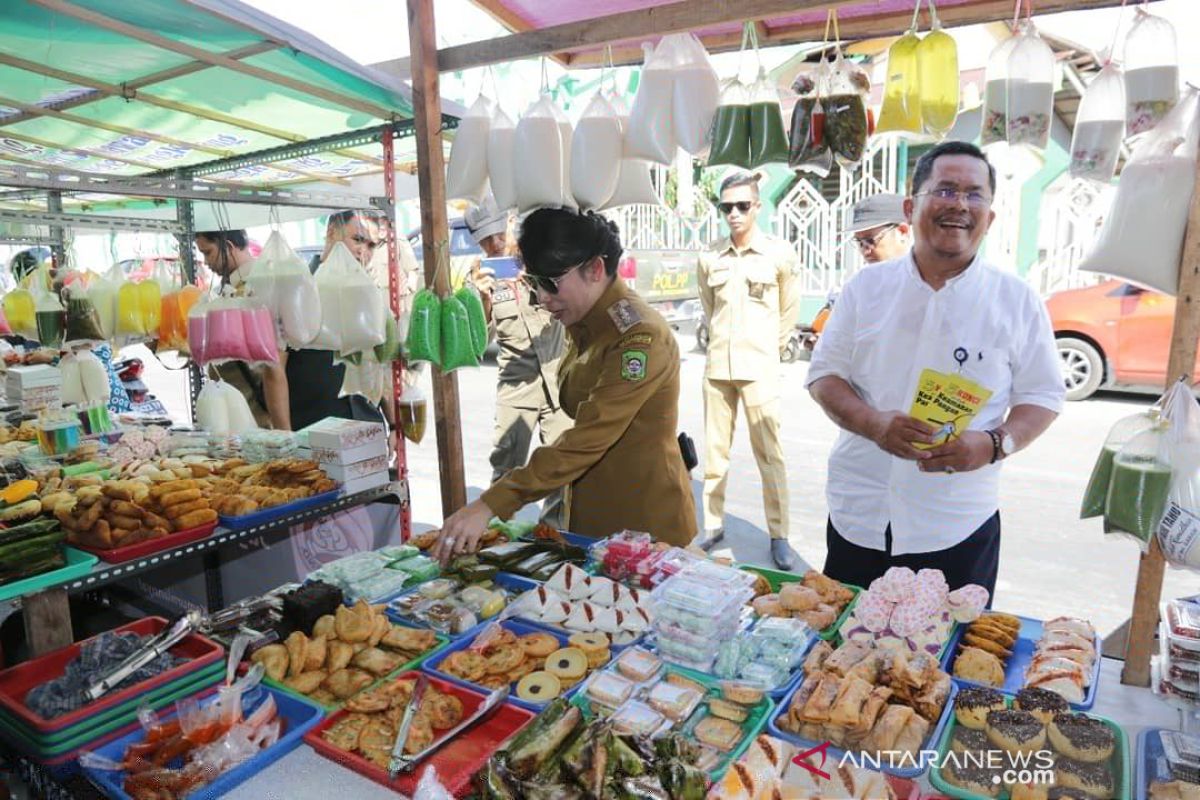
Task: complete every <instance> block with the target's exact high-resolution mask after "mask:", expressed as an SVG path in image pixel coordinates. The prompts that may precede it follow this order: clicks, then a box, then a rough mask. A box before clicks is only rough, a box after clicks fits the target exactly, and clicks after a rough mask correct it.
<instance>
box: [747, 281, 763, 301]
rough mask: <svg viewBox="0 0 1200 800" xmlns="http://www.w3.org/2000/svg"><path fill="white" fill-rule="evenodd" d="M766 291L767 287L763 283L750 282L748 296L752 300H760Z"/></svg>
mask: <svg viewBox="0 0 1200 800" xmlns="http://www.w3.org/2000/svg"><path fill="white" fill-rule="evenodd" d="M766 290H767V285H766V284H765V283H760V282H758V281H751V282H750V296H751V297H752V298H754V299H755V300H762V299H763V292H765V291H766Z"/></svg>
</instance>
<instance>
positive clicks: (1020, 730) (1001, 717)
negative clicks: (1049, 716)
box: [987, 708, 1045, 742]
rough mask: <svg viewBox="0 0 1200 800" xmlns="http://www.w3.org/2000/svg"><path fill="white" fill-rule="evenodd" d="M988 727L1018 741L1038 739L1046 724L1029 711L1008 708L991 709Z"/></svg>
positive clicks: (988, 716)
mask: <svg viewBox="0 0 1200 800" xmlns="http://www.w3.org/2000/svg"><path fill="white" fill-rule="evenodd" d="M987 725H988V728H991V729H993V730H995V731H996V732H997V733H1000V734H1003V735H1005V736H1007V737H1009V738H1010V739H1015V740H1016V741H1017V742H1028V741H1029V740H1030V739H1036V738H1037V736H1038V734H1040V733H1041V732H1042V730H1043V728H1044V727H1045V726H1043V725H1042V723H1041V722H1039V721H1038V719H1037V717H1035V716H1033V714H1030V713H1029V712H1028V711H1020V710H1018V709H1015V708H1007V709H1004V710H1003V711H989V712H988V715H987Z"/></svg>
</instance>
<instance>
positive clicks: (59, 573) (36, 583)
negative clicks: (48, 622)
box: [0, 546, 100, 602]
mask: <svg viewBox="0 0 1200 800" xmlns="http://www.w3.org/2000/svg"><path fill="white" fill-rule="evenodd" d="M63 555H64V556H66V559H67V563H66V564H65V565H63V566H61V567H59V568H58V569H52V570H50V571H49V572H43V573H42V574H41V575H33V576H31V577H28V578H22V579H21V580H19V581H13V582H12V583H6V584H4V585H3V586H0V602H3V601H5V600H11V599H13V598H14V597H20V596H21V595H26V594H33V593H34V592H40V591H41V590H42V589H47V588H49V587H51V586H57V585H58V584H60V583H64V582H65V581H70V580H74V579H75V578H79V577H82V576H84V575H86V574H88V573H89V572H91V571H92V567H94V566H96V563H97V562H99V561H100V559H98V558H96V557H95V556H94V555H92V554H91V553H84V552H82V551H80V550H76V549H75V548H74V547H67V546H64V547H63Z"/></svg>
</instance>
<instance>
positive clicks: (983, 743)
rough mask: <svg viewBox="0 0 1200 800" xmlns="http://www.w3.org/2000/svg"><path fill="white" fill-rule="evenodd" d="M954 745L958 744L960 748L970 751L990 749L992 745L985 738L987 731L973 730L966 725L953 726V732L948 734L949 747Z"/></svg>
mask: <svg viewBox="0 0 1200 800" xmlns="http://www.w3.org/2000/svg"><path fill="white" fill-rule="evenodd" d="M955 745H958V747H959V749H961V750H965V751H972V752H980V751H984V750H990V749H992V745H991V743H990V742H989V741H988V738H987V731H982V730H975V729H973V728H968V727H967V726H966V725H956V726H954V733H953V734H952V735H951V736H950V747H951V749H953V748H954V746H955Z"/></svg>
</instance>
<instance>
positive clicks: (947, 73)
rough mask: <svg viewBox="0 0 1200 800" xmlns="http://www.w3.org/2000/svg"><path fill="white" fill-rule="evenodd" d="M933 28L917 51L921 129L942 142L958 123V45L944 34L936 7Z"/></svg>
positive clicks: (931, 6)
mask: <svg viewBox="0 0 1200 800" xmlns="http://www.w3.org/2000/svg"><path fill="white" fill-rule="evenodd" d="M929 9H930V13H932V14H933V28H932V29H931V30H930V31H929V33H927V34H925V38H924V39H922V40H921V44H920V45H919V46H918V47H917V75H918V78H917V84H918V87H919V91H920V95H921V126H922V128H923V129H924V130H925V132H926V133H928V134H930V135H931V136H935V137H937V138H938V139H941V138H943V137H944V136H945V135H946V134H947V133H949V132H950V129H951V128H953V127H954V122H955V120H956V119H958V90H959V80H960V77H959V72H958V44H957V43H956V42H955V41H954V37H953V36H951V35H950V34H948V33H946V32H945V31H944V30H942V21H941V20H940V19H938V17H937V10H936V9H935V8H934V6H933V3H932V2H930V4H929Z"/></svg>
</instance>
